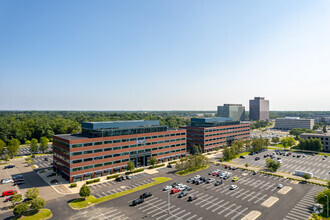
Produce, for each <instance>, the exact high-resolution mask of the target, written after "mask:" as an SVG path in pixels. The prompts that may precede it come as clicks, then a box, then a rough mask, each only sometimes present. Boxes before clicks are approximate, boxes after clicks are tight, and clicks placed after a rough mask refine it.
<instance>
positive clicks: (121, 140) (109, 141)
mask: <svg viewBox="0 0 330 220" xmlns="http://www.w3.org/2000/svg"><path fill="white" fill-rule="evenodd" d="M185 134H186V133H175V134H165V135H155V136H148V137H139V138H130V139H118V140H108V141H98V142H91V143H84V144H73V145H71V148H77V147H88V146H93V145H94V146H97V145H103V144H115V143H124V142H130V141H136V142H137V143H139V142H141V143H142V142H144V141H145V140H147V139H155V138H163V137H172V136H179V135H185ZM182 139H183V140H185V138H181V139H177V140H182ZM177 140H169V141H177ZM154 143H157V142H152V144H154Z"/></svg>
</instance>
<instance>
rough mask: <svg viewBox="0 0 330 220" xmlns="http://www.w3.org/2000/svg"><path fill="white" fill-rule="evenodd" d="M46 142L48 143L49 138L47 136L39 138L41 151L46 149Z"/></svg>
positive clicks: (43, 151)
mask: <svg viewBox="0 0 330 220" xmlns="http://www.w3.org/2000/svg"><path fill="white" fill-rule="evenodd" d="M48 143H49V139H48V138H47V137H41V138H40V146H39V148H40V150H41V151H42V153H45V150H47V149H48Z"/></svg>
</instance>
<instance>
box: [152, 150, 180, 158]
mask: <svg viewBox="0 0 330 220" xmlns="http://www.w3.org/2000/svg"><path fill="white" fill-rule="evenodd" d="M184 150H186V148H181V149H177V150H171V151H166V152H160V153H157V154H152V156H153V157H155V156H159V155H164V154H170V153H175V152H179V151H184Z"/></svg>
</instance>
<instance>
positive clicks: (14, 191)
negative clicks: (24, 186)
mask: <svg viewBox="0 0 330 220" xmlns="http://www.w3.org/2000/svg"><path fill="white" fill-rule="evenodd" d="M15 194H17V191H16V190H7V191H4V192H2V195H1V196H2V197H5V196H11V195H15Z"/></svg>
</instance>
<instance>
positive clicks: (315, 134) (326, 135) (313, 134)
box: [301, 133, 330, 137]
mask: <svg viewBox="0 0 330 220" xmlns="http://www.w3.org/2000/svg"><path fill="white" fill-rule="evenodd" d="M301 135H306V136H324V137H329V136H330V133H325V134H324V133H321V134H320V133H302V134H301Z"/></svg>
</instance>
